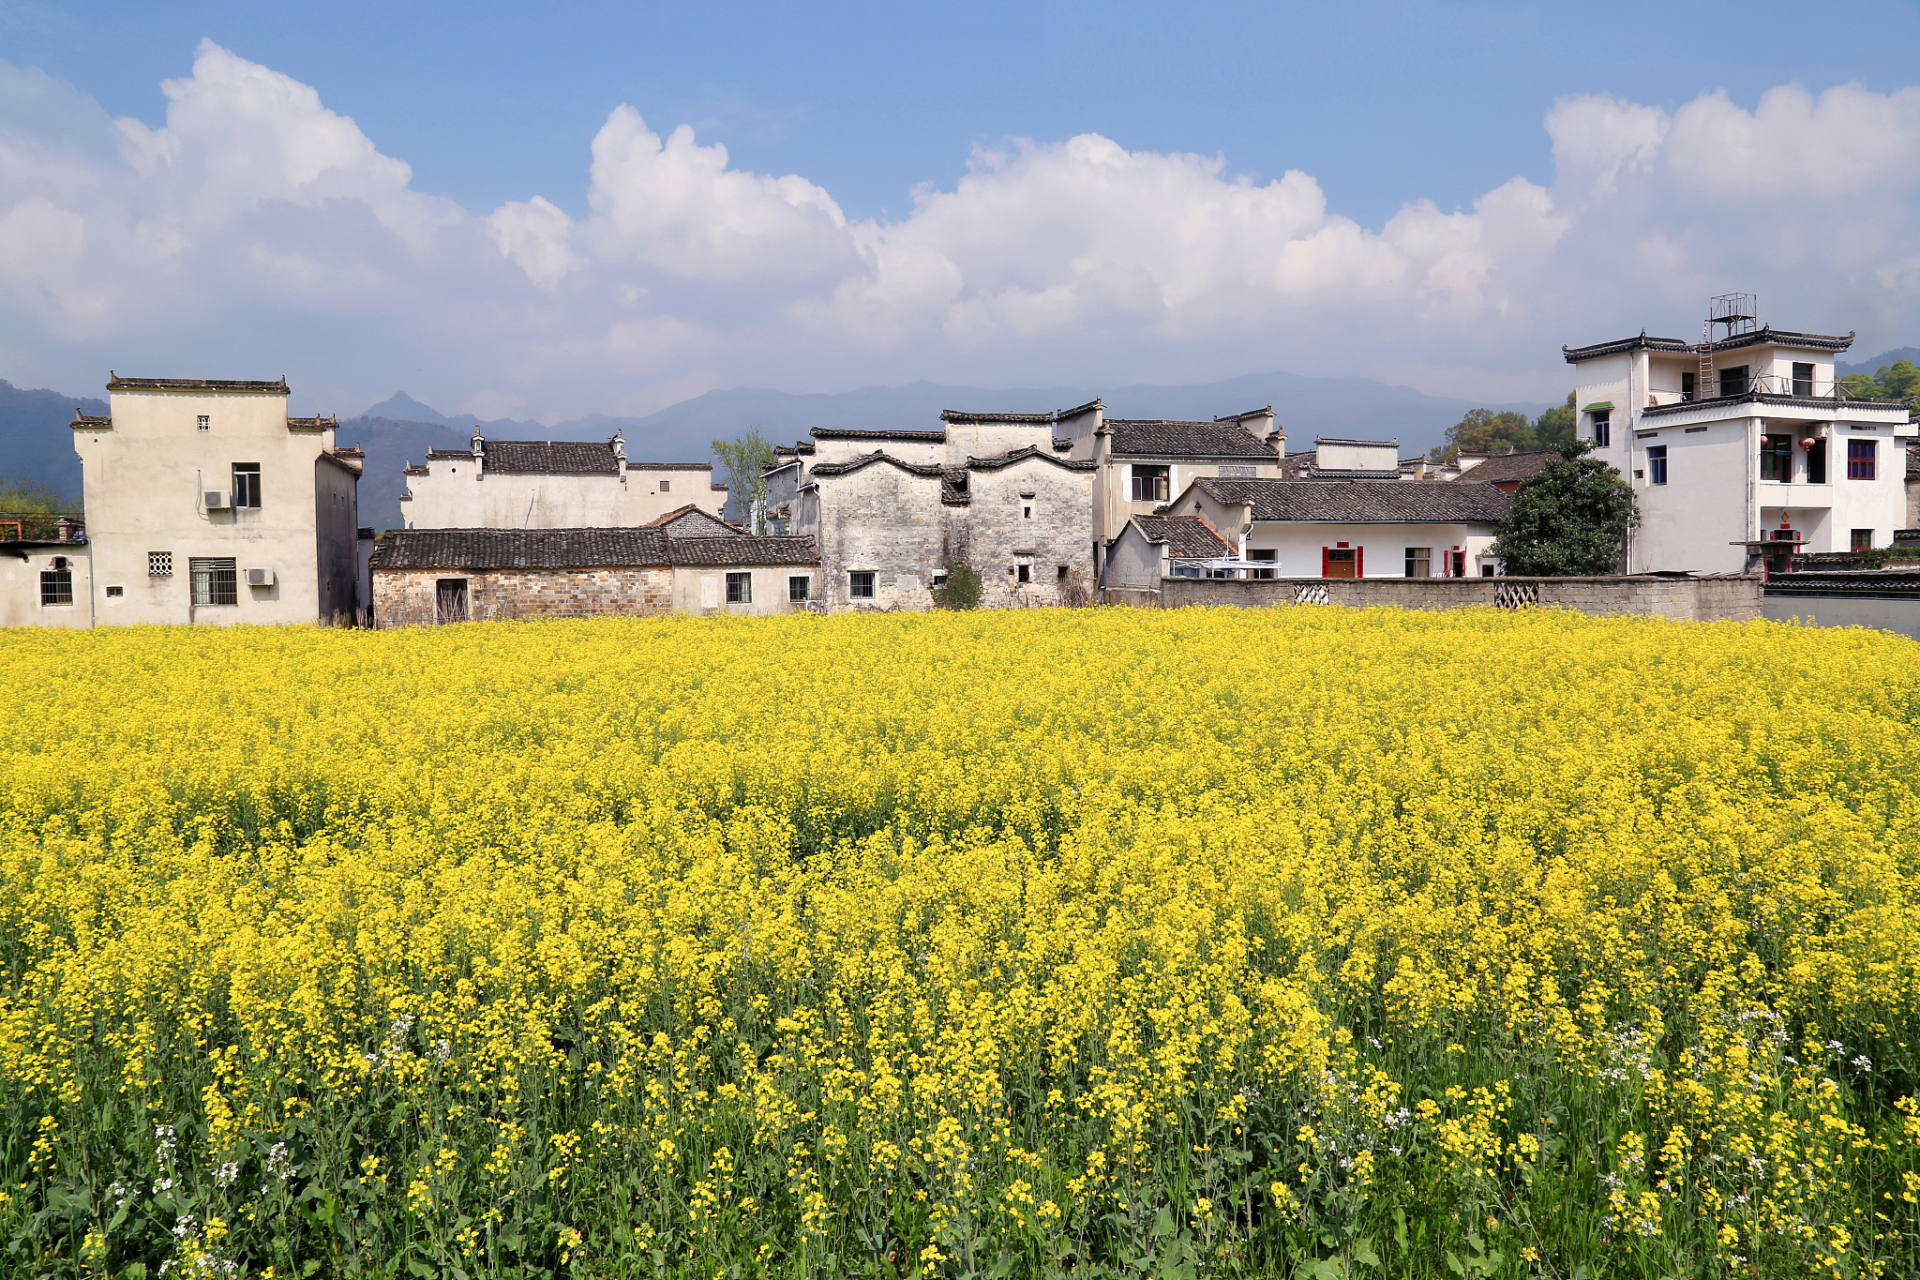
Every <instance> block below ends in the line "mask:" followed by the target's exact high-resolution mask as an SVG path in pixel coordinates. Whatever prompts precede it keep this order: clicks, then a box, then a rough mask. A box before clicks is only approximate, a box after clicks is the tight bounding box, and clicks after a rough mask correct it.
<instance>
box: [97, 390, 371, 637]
mask: <svg viewBox="0 0 1920 1280" xmlns="http://www.w3.org/2000/svg"><path fill="white" fill-rule="evenodd" d="M107 392H108V395H109V397H110V404H109V412H108V415H107V416H106V417H104V418H96V417H88V416H85V415H83V414H79V413H76V414H75V415H74V420H73V423H72V426H73V443H74V449H75V451H76V452H78V453H79V455H80V462H81V466H82V470H83V483H84V485H85V493H86V512H87V545H86V546H85V547H84V548H77V549H76V550H77V551H79V552H80V553H81V554H85V555H87V556H88V557H89V558H90V564H89V566H88V572H87V573H86V574H85V575H84V580H85V582H86V586H87V595H88V598H87V599H86V600H85V601H84V602H82V601H81V600H79V599H78V598H76V599H75V601H74V607H75V612H76V614H77V613H78V611H79V610H80V609H81V608H82V607H84V609H85V610H86V613H87V616H88V618H89V620H90V621H91V623H93V624H95V625H108V624H114V623H130V622H160V623H213V624H231V623H236V622H254V623H262V622H351V621H353V620H354V619H355V617H356V616H357V615H358V613H359V610H360V609H361V607H362V606H363V604H364V602H363V601H361V600H360V599H359V598H358V595H359V592H358V574H357V573H356V572H355V542H356V534H357V525H358V512H359V508H358V485H359V481H360V468H361V463H362V461H363V459H362V455H361V452H360V450H358V449H349V448H342V447H339V446H337V445H336V444H335V442H334V430H335V427H336V426H337V423H336V422H335V420H334V419H333V418H290V417H288V416H287V383H286V379H285V378H282V379H280V380H279V381H277V382H232V381H221V380H216V379H189V378H122V377H118V376H115V377H113V378H112V380H111V381H109V382H108V383H107ZM81 581H82V576H81V575H78V574H76V575H75V578H74V582H75V585H78V584H79V583H80V582H81Z"/></svg>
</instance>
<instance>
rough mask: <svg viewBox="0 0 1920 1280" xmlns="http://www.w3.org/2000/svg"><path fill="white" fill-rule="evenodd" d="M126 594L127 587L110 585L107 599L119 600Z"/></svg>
mask: <svg viewBox="0 0 1920 1280" xmlns="http://www.w3.org/2000/svg"><path fill="white" fill-rule="evenodd" d="M126 594H127V589H126V588H125V587H108V588H107V599H109V600H118V599H120V598H121V597H122V596H124V595H126Z"/></svg>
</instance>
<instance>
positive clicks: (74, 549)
mask: <svg viewBox="0 0 1920 1280" xmlns="http://www.w3.org/2000/svg"><path fill="white" fill-rule="evenodd" d="M89 550H90V548H89V547H88V546H87V544H86V543H84V542H77V543H75V542H0V627H65V628H71V629H77V630H84V629H85V628H87V627H90V626H92V625H93V583H92V567H93V562H92V559H91V557H90V556H89V555H88V551H89Z"/></svg>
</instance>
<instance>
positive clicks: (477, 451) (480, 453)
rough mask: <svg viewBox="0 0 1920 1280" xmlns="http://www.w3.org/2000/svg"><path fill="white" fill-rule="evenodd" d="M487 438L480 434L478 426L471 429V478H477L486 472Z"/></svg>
mask: <svg viewBox="0 0 1920 1280" xmlns="http://www.w3.org/2000/svg"><path fill="white" fill-rule="evenodd" d="M486 469H487V438H486V437H485V436H483V435H481V434H480V428H478V427H475V428H474V429H473V478H474V479H475V480H478V479H479V478H480V477H481V476H482V475H484V474H486Z"/></svg>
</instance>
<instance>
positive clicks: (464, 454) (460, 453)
mask: <svg viewBox="0 0 1920 1280" xmlns="http://www.w3.org/2000/svg"><path fill="white" fill-rule="evenodd" d="M463 458H464V459H465V460H466V461H468V462H472V461H473V450H471V449H429V450H427V461H428V462H458V461H460V460H461V459H463Z"/></svg>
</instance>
